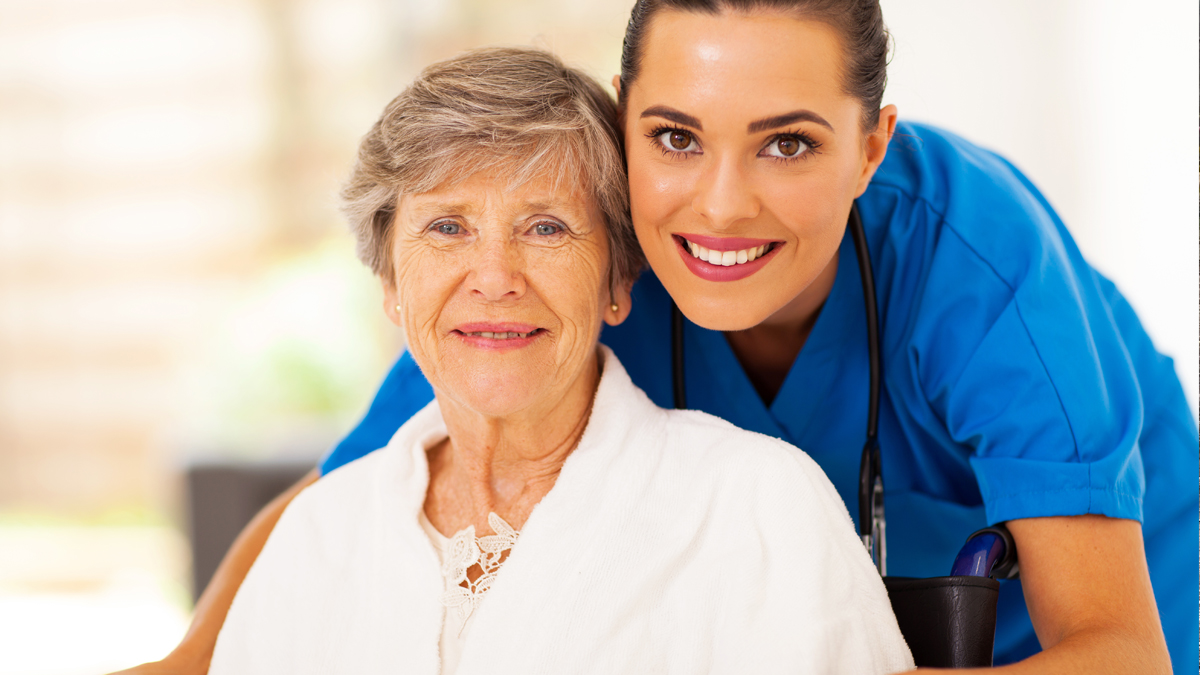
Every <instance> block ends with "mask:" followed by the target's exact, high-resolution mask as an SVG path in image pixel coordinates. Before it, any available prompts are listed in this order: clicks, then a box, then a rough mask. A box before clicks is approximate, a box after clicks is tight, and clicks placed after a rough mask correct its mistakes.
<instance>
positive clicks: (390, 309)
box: [380, 280, 402, 328]
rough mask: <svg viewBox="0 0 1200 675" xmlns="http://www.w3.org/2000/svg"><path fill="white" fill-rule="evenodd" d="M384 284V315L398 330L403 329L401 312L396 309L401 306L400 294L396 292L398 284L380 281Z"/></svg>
mask: <svg viewBox="0 0 1200 675" xmlns="http://www.w3.org/2000/svg"><path fill="white" fill-rule="evenodd" d="M380 283H382V284H383V313H384V314H386V315H387V318H388V321H391V322H392V323H393V324H395V325H396V327H397V328H402V326H401V325H400V312H399V311H397V310H396V307H397V306H398V305H399V304H400V294H399V293H398V292H397V291H396V284H395V282H392V281H386V280H380Z"/></svg>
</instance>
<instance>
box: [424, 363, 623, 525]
mask: <svg viewBox="0 0 1200 675" xmlns="http://www.w3.org/2000/svg"><path fill="white" fill-rule="evenodd" d="M598 383H599V369H598V367H592V368H589V369H588V370H587V372H585V374H584V375H581V376H580V378H579V381H578V382H576V383H575V386H572V387H571V388H570V390H568V391H567V392H566V394H565V395H563V396H557V397H550V400H547V401H546V402H545V403H544V404H543V405H539V406H535V407H534V408H531V409H527V410H522V411H520V412H518V413H516V414H512V415H506V416H504V417H491V416H487V415H482V414H479V413H477V412H474V411H471V410H469V409H466V408H465V407H464V406H460V405H457V404H455V403H454V402H446V403H444V404H443V405H442V406H441V408H442V417H443V419H444V420H445V422H446V429H447V431H448V432H449V438H447V439H446V440H445V441H443V442H442V443H439V444H438V445H436V446H434V447H433V448H430V450H429V453H428V456H429V475H430V480H429V490H428V492H427V493H426V496H425V513H426V516H427V517H428V518H429V520H430V522H431V523H432V524H433V525H434V527H436V528H437V529H438V530H439V531H441V532H442V533H443V534H447V535H449V534H453V533H454V532H457V531H458V530H461V529H462V528H464V527H466V526H467V525H474V526H475V530H476V532H479V533H480V534H483V533H487V532H490V529H491V528H490V527H488V525H487V515H488V513H489V512H494V513H495V514H496V515H498V516H500V517H501V518H503V519H504V520H505V521H506V522H508V523H509V524H510V525H512V526H513V527H515V528H517V529H520V528H521V527H522V526H523V525H524V523H525V520H526V519H527V518H528V517H529V514H530V512H532V510H533V507H534V506H536V505H537V504H538V502H540V501H541V499H542V497H544V496H545V495H546V493H548V492H549V491H550V489H551V488H552V487H554V483H555V481H556V480H557V479H558V474H559V472H560V471H561V470H562V466H563V463H564V462H565V461H566V459H567V457H568V456H569V455H570V454H571V452H572V451H573V450H574V449H575V446H576V445H578V443H579V439H580V438H581V437H582V436H583V432H584V429H585V428H586V427H587V422H588V418H589V416H590V414H591V407H592V401H593V399H594V397H595V392H596V387H597V385H598Z"/></svg>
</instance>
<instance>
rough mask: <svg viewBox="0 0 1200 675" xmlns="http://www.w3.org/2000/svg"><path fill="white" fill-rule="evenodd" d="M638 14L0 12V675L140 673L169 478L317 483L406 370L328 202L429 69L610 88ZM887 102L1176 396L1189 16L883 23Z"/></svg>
mask: <svg viewBox="0 0 1200 675" xmlns="http://www.w3.org/2000/svg"><path fill="white" fill-rule="evenodd" d="M631 4H632V2H631V0H622V1H619V2H613V0H486V1H485V0H0V673H4V674H9V675H15V674H18V673H19V674H22V675H33V674H38V675H47V674H55V675H59V674H68V673H71V674H74V673H100V672H105V671H106V670H109V669H116V668H120V667H126V666H130V665H133V664H135V663H138V662H141V661H145V660H151V659H157V658H160V657H162V656H164V655H165V654H166V652H167V651H169V649H170V648H171V646H173V645H174V644H175V642H176V641H177V640H178V639H179V638H180V637H181V636H182V634H183V632H184V630H185V628H186V624H187V621H188V616H189V612H190V609H191V598H192V593H193V589H192V588H191V587H190V586H191V584H192V582H191V570H190V564H191V563H190V561H191V557H190V553H189V551H188V549H187V534H186V533H187V509H186V506H185V493H186V491H185V490H184V485H185V481H184V478H183V476H184V475H185V473H186V471H187V470H188V468H189V467H194V466H197V465H204V464H206V463H222V462H224V463H229V462H260V463H261V462H268V463H270V462H279V463H285V464H288V465H291V466H300V467H305V466H311V465H312V464H313V463H315V462H316V461H317V459H318V458H319V457H320V456H321V454H322V453H323V452H325V451H326V450H327V449H328V448H329V447H330V445H331V444H332V443H334V442H336V440H337V439H338V438H339V437H340V436H341V435H342V434H344V433H345V432H346V431H347V430H348V429H349V428H351V427H352V425H353V424H354V422H355V421H356V419H357V417H358V416H359V415H360V414H361V413H362V411H363V410H364V409H365V406H366V404H367V403H368V401H369V400H370V397H371V395H372V394H373V392H374V389H375V387H376V386H377V384H378V382H379V381H380V380H381V378H382V377H383V375H384V373H385V372H386V370H387V368H388V366H389V365H390V364H391V361H392V360H393V359H394V358H395V356H396V354H397V353H398V351H399V349H400V348H401V344H400V339H399V336H398V335H397V334H396V332H395V331H394V330H392V328H391V326H390V324H388V323H387V322H386V320H385V319H384V317H383V313H382V312H381V311H380V309H381V301H382V300H381V295H380V292H379V290H378V287H377V284H376V282H375V281H374V280H373V278H372V277H371V275H370V274H369V273H368V272H367V271H366V269H365V268H363V267H362V266H361V265H360V264H359V263H358V262H357V260H356V259H355V257H354V254H353V245H352V242H351V240H350V238H349V235H348V234H346V233H345V231H344V229H343V225H342V223H341V222H340V220H339V218H338V215H337V213H336V199H335V196H336V191H337V189H338V186H339V183H340V181H341V179H342V177H343V176H345V175H346V173H347V171H348V169H349V166H350V162H351V161H352V158H353V155H354V151H355V146H356V144H357V141H358V138H359V137H360V136H361V135H362V134H363V133H365V132H366V130H367V129H368V128H369V126H370V125H371V124H372V122H373V121H374V120H375V118H376V117H377V116H378V114H379V112H380V111H381V110H382V108H383V106H384V104H386V103H387V102H388V101H389V100H390V99H391V98H392V97H393V96H395V95H396V94H397V93H398V92H399V91H400V89H402V88H403V86H404V85H405V83H406V82H407V81H408V80H409V79H410V78H411V77H412V76H413V75H414V74H415V73H416V72H417V70H419V69H420V67H422V66H423V65H425V64H428V63H429V62H431V61H434V60H437V59H440V58H443V57H446V56H450V55H452V54H454V53H456V52H458V51H460V50H462V49H465V48H468V47H473V46H479V45H484V44H522V45H529V44H534V45H538V46H543V47H548V48H550V49H552V50H554V51H556V52H558V53H559V54H560V55H562V56H563V57H564V58H565V59H566V60H567V61H568V62H570V63H572V64H575V65H578V66H581V67H583V68H584V69H585V70H587V71H588V72H590V73H592V74H594V75H595V76H597V77H598V78H600V79H601V81H603V82H605V83H607V82H608V81H609V80H610V79H611V77H612V75H613V74H614V73H616V72H617V64H618V58H619V54H620V45H621V37H622V34H623V30H624V27H625V22H626V20H627V15H628V11H629V8H630V6H631ZM883 6H884V13H885V17H886V19H887V21H888V24H889V26H890V28H891V29H892V32H893V36H894V40H895V51H894V57H893V62H892V68H891V71H890V84H889V87H888V94H887V96H886V97H885V102H891V103H895V104H897V105H898V106H899V109H900V115H901V117H902V118H908V119H916V120H922V121H926V122H932V123H935V124H938V125H941V126H944V127H946V128H949V129H951V130H954V131H956V132H959V133H960V134H962V135H964V136H966V137H968V138H970V139H972V140H974V141H976V142H978V143H980V144H982V145H985V146H987V147H990V148H993V149H995V150H998V151H1000V152H1002V153H1004V154H1005V155H1007V156H1008V157H1009V158H1010V159H1012V160H1013V161H1014V163H1015V164H1016V165H1017V166H1019V167H1020V168H1022V169H1023V170H1024V171H1025V172H1026V173H1027V174H1028V175H1029V176H1030V177H1031V178H1032V179H1033V180H1034V182H1036V183H1037V184H1038V185H1039V186H1040V187H1041V188H1042V190H1043V192H1044V193H1045V194H1046V196H1047V197H1048V198H1049V200H1050V201H1051V203H1053V204H1054V205H1055V206H1056V208H1057V209H1058V210H1059V213H1060V214H1061V215H1062V217H1063V219H1064V220H1065V221H1066V223H1067V224H1068V226H1069V227H1070V228H1071V230H1072V232H1073V233H1074V235H1075V237H1076V239H1077V240H1078V242H1079V245H1080V247H1081V248H1082V249H1083V251H1084V253H1085V255H1087V256H1088V257H1089V259H1090V260H1091V261H1092V263H1093V264H1094V265H1095V266H1096V267H1097V268H1098V269H1099V270H1101V271H1102V272H1103V273H1104V274H1106V275H1107V276H1109V277H1110V278H1113V279H1114V280H1115V281H1116V282H1117V283H1118V285H1119V286H1120V287H1121V288H1122V290H1123V291H1124V292H1125V294H1126V295H1127V297H1128V298H1129V299H1130V301H1131V302H1132V304H1133V306H1134V307H1135V308H1136V309H1137V311H1138V312H1139V314H1140V316H1141V317H1142V319H1143V321H1144V323H1145V324H1146V327H1147V329H1148V330H1149V332H1150V334H1151V336H1152V337H1153V338H1154V339H1155V342H1156V344H1157V345H1158V347H1159V350H1160V351H1163V352H1165V353H1167V354H1169V355H1171V356H1172V357H1174V358H1175V362H1176V366H1177V369H1178V371H1179V374H1180V378H1181V379H1182V381H1183V382H1184V384H1185V390H1186V391H1187V394H1188V397H1189V400H1190V401H1191V404H1192V407H1193V410H1195V408H1196V399H1197V381H1198V374H1197V353H1198V349H1197V348H1198V344H1200V337H1198V334H1197V305H1198V298H1197V279H1198V276H1200V272H1198V269H1197V259H1198V257H1200V254H1198V249H1197V239H1198V235H1200V232H1198V219H1197V210H1196V209H1197V200H1198V195H1200V193H1198V191H1197V173H1196V167H1197V164H1196V162H1197V158H1196V155H1192V154H1191V152H1192V148H1193V147H1197V145H1200V140H1198V138H1197V135H1196V130H1197V100H1198V98H1200V91H1198V86H1200V85H1198V81H1200V73H1198V66H1197V61H1198V59H1197V41H1198V35H1197V26H1198V23H1200V17H1198V13H1200V8H1198V6H1197V4H1196V3H1195V2H1192V1H1186V2H1185V1H1182V0H1181V1H1178V2H1149V3H1143V4H1142V5H1139V7H1140V9H1139V10H1138V11H1132V10H1131V5H1129V4H1128V3H1119V2H1115V1H1113V2H1099V1H1097V0H1063V1H1061V2H1056V3H1043V2H1040V1H1035V0H1021V1H1013V0H1006V1H1003V2H1001V1H998V0H981V1H977V2H971V3H963V2H957V1H952V0H883Z"/></svg>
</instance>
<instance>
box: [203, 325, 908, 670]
mask: <svg viewBox="0 0 1200 675" xmlns="http://www.w3.org/2000/svg"><path fill="white" fill-rule="evenodd" d="M603 358H604V372H603V376H602V378H601V381H600V385H599V390H598V391H597V393H596V400H595V404H594V406H593V408H592V413H591V419H590V420H589V422H588V425H587V429H586V431H585V432H584V434H583V437H582V438H581V439H580V441H579V445H578V447H577V448H576V449H575V451H574V452H573V453H572V454H571V455H570V456H569V457H568V458H567V460H566V463H565V464H564V465H563V468H562V472H561V474H560V475H559V477H558V481H557V482H556V483H555V485H554V488H553V489H552V490H551V491H550V492H549V494H547V495H546V497H545V498H544V499H542V501H541V503H540V504H538V505H537V507H536V508H535V509H534V510H533V513H532V514H531V515H530V517H529V519H528V521H527V522H526V523H525V526H524V527H523V528H522V529H521V532H520V539H519V541H518V542H517V544H516V546H514V547H513V549H512V552H511V554H510V555H509V557H508V559H507V560H506V561H505V562H504V564H503V566H502V567H501V569H500V571H499V575H498V577H497V579H496V582H495V584H494V585H493V586H492V588H491V590H490V591H488V593H487V595H485V596H484V597H483V599H482V601H481V602H480V604H479V606H478V609H476V611H475V614H474V616H473V617H472V619H471V622H472V624H471V627H470V632H469V635H467V637H466V638H465V639H466V642H465V645H464V647H463V651H462V659H461V661H460V662H459V665H458V671H457V675H476V674H480V675H482V674H484V673H486V674H487V675H499V674H504V673H513V674H520V675H530V674H533V673H554V674H569V673H656V674H657V673H689V674H691V673H730V674H733V673H738V674H742V673H853V674H854V675H863V674H867V673H892V672H895V671H899V670H903V669H906V668H911V667H912V657H911V656H910V655H909V651H908V647H907V646H906V645H905V643H904V639H903V638H902V637H901V635H900V631H899V629H898V628H897V626H896V619H895V617H894V616H893V614H892V611H891V606H890V605H889V603H888V599H887V594H886V591H885V590H884V587H883V583H882V582H881V581H880V579H879V575H878V574H877V573H876V571H875V569H874V567H873V566H872V564H871V562H870V560H869V559H868V557H867V554H866V552H865V551H864V550H863V546H862V544H861V543H860V542H859V539H858V537H857V536H856V534H855V532H854V529H853V525H852V523H851V520H850V517H849V514H848V513H847V512H846V507H845V506H844V505H843V504H842V501H841V500H840V499H839V498H838V495H837V493H836V492H835V491H834V489H833V486H832V485H831V484H830V483H829V480H828V479H827V478H826V477H825V474H824V473H822V471H821V469H820V468H818V467H817V465H816V464H815V463H814V462H813V461H812V460H811V459H809V457H808V456H807V455H805V454H804V453H803V452H801V451H799V450H797V449H796V448H794V447H792V446H790V445H787V444H786V443H784V442H782V441H779V440H776V439H773V438H769V437H767V436H763V435H760V434H756V433H752V432H749V431H744V430H742V429H738V428H736V427H734V426H733V425H731V424H729V423H727V422H725V421H723V420H720V419H718V418H715V417H712V416H710V415H706V414H704V413H700V412H692V411H671V410H663V409H661V408H658V407H657V406H655V405H654V404H653V403H651V401H650V399H648V398H647V397H646V395H645V394H644V393H642V391H641V390H640V389H638V388H637V387H635V386H634V385H633V383H632V382H631V381H630V379H629V376H628V375H627V374H626V373H625V370H624V369H623V368H622V367H621V364H620V363H619V362H618V361H617V359H616V357H615V356H614V355H613V354H612V352H610V351H608V350H607V348H604V351H603ZM445 437H446V427H445V424H444V423H443V421H442V417H441V413H440V411H439V409H438V405H437V402H436V401H435V402H433V403H430V404H429V406H427V407H426V408H425V409H424V410H422V411H421V412H420V413H418V414H417V415H416V416H415V417H413V418H412V419H411V420H409V421H408V423H406V424H405V425H404V426H402V427H401V428H400V430H399V431H397V432H396V435H395V437H393V438H392V441H391V443H389V444H388V446H387V447H386V448H385V449H383V450H379V451H377V452H373V453H371V454H370V455H368V456H366V457H363V458H362V459H359V460H357V461H355V462H352V463H350V464H348V465H346V466H345V467H343V468H341V469H338V470H337V471H334V472H332V473H331V474H330V475H328V476H326V477H324V478H322V479H321V480H320V481H318V482H317V483H316V484H314V485H313V486H312V487H309V488H308V489H307V490H305V491H304V492H303V493H301V494H300V495H299V496H298V497H297V498H296V499H295V501H293V502H292V504H291V505H290V506H289V507H288V509H287V511H286V512H285V513H284V514H283V517H282V518H281V519H280V520H279V524H278V525H277V526H276V527H275V531H274V532H273V533H272V534H271V537H270V539H269V540H268V541H267V545H266V548H264V549H263V552H262V554H261V555H260V556H259V558H258V560H257V562H255V564H254V567H253V568H252V569H251V570H250V573H249V575H248V576H247V577H246V581H245V583H243V584H242V587H241V589H240V590H239V591H238V594H237V597H236V598H235V600H234V602H233V606H232V608H231V609H230V611H229V616H228V618H227V619H226V621H225V626H224V628H223V629H222V631H221V634H220V636H219V638H218V640H217V646H216V653H215V654H214V656H213V661H212V667H211V670H210V671H209V672H210V674H211V675H226V674H228V673H253V674H254V675H265V674H269V673H279V674H281V675H283V674H287V675H300V674H303V673H312V674H314V675H317V674H320V675H328V674H331V673H346V674H348V675H370V674H372V673H405V674H409V673H411V674H429V675H436V673H438V672H439V669H440V658H439V654H438V641H439V637H440V635H441V631H442V621H443V616H444V612H445V609H444V607H443V606H442V604H441V596H442V592H443V588H444V585H443V577H442V575H441V571H440V568H439V564H438V559H437V555H436V553H435V551H434V548H433V546H432V543H431V542H430V540H429V537H428V535H427V534H426V533H425V532H424V531H423V530H422V527H421V525H420V524H419V519H418V516H419V513H420V510H421V508H422V505H423V502H424V500H425V490H426V487H427V485H428V481H429V469H428V465H427V463H426V455H425V449H426V448H428V447H430V446H431V445H432V444H434V443H436V442H438V441H440V440H441V439H443V438H445Z"/></svg>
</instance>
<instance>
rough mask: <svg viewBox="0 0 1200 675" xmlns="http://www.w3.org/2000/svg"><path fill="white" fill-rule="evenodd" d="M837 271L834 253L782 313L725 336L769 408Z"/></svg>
mask: <svg viewBox="0 0 1200 675" xmlns="http://www.w3.org/2000/svg"><path fill="white" fill-rule="evenodd" d="M837 268H838V253H837V251H835V252H834V254H833V258H832V259H831V260H830V261H829V262H828V263H826V265H825V268H824V269H822V270H821V272H820V274H818V275H817V278H816V279H814V280H813V282H812V283H811V284H809V285H808V287H807V288H805V289H804V291H803V292H801V293H800V295H798V296H796V297H795V298H793V299H792V301H791V302H789V303H788V304H787V305H784V306H783V307H782V308H781V309H780V310H779V311H777V312H775V313H774V314H772V315H771V316H769V317H767V319H766V320H765V321H763V322H762V323H760V324H758V325H756V326H752V327H750V328H747V329H746V330H741V331H732V332H728V333H725V339H726V340H728V342H729V346H730V348H732V349H733V353H734V355H735V356H737V359H738V362H739V363H740V364H741V365H742V369H743V370H745V371H746V375H747V376H748V377H749V378H750V383H751V384H753V385H754V389H755V390H756V391H757V392H758V395H759V396H760V397H761V398H762V400H763V402H764V403H766V404H767V405H770V404H771V402H772V401H774V400H775V395H776V394H778V393H779V389H780V387H782V386H783V381H784V380H785V379H787V374H788V372H790V371H791V369H792V364H794V363H795V362H796V357H797V356H799V355H800V350H801V349H803V348H804V343H805V342H806V341H807V340H808V336H809V334H810V333H812V329H813V326H814V325H816V323H817V317H818V316H819V315H820V314H821V308H822V307H824V306H825V301H826V300H828V299H829V292H830V291H831V290H832V289H833V282H834V279H836V278H837Z"/></svg>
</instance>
